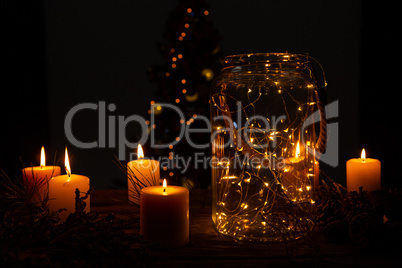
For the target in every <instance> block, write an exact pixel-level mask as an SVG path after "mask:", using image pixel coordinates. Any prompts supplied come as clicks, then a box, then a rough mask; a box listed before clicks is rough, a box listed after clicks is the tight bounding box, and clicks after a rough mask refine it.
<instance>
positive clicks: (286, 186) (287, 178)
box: [282, 141, 311, 201]
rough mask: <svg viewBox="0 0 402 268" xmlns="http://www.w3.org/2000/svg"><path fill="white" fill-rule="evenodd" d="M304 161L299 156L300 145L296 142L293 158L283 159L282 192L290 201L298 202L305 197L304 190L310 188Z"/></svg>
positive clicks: (302, 157) (303, 158)
mask: <svg viewBox="0 0 402 268" xmlns="http://www.w3.org/2000/svg"><path fill="white" fill-rule="evenodd" d="M304 160H305V157H304V156H302V155H301V150H300V143H299V141H297V144H296V148H295V153H294V156H293V157H289V158H286V159H285V167H284V169H283V172H282V187H283V190H284V191H285V192H286V195H287V196H288V198H289V199H290V200H292V201H300V200H301V197H302V196H304V195H305V194H304V193H302V192H303V190H304V188H306V187H310V188H311V185H310V184H309V183H308V181H307V176H306V167H305V165H304V164H305V163H304ZM310 188H309V189H310Z"/></svg>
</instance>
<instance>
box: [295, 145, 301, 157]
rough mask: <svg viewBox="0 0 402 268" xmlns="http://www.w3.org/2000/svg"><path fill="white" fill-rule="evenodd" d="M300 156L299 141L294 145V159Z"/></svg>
mask: <svg viewBox="0 0 402 268" xmlns="http://www.w3.org/2000/svg"><path fill="white" fill-rule="evenodd" d="M299 156H300V144H299V141H297V145H296V157H299Z"/></svg>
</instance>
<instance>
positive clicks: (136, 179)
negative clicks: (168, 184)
mask: <svg viewBox="0 0 402 268" xmlns="http://www.w3.org/2000/svg"><path fill="white" fill-rule="evenodd" d="M137 156H138V160H133V161H130V162H128V164H127V184H128V199H129V200H130V201H132V202H134V203H136V204H139V203H140V197H139V194H140V191H141V189H142V188H144V187H148V186H156V185H159V184H160V183H159V179H160V168H159V162H158V161H157V160H151V159H143V158H144V152H143V150H142V147H141V145H138V149H137Z"/></svg>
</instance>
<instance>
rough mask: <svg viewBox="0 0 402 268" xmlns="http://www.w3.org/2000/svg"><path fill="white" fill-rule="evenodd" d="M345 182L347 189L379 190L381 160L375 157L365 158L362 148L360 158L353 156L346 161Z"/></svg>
mask: <svg viewBox="0 0 402 268" xmlns="http://www.w3.org/2000/svg"><path fill="white" fill-rule="evenodd" d="M346 183H347V189H348V191H359V187H363V190H365V191H374V190H381V162H380V161H379V160H377V159H373V158H366V153H365V150H364V149H363V150H362V154H361V158H353V159H350V160H348V161H347V162H346Z"/></svg>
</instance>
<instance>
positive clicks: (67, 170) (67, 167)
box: [64, 147, 71, 177]
mask: <svg viewBox="0 0 402 268" xmlns="http://www.w3.org/2000/svg"><path fill="white" fill-rule="evenodd" d="M64 166H65V168H66V172H67V175H68V177H70V176H71V168H70V160H69V159H68V153H67V147H66V156H65V158H64Z"/></svg>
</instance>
